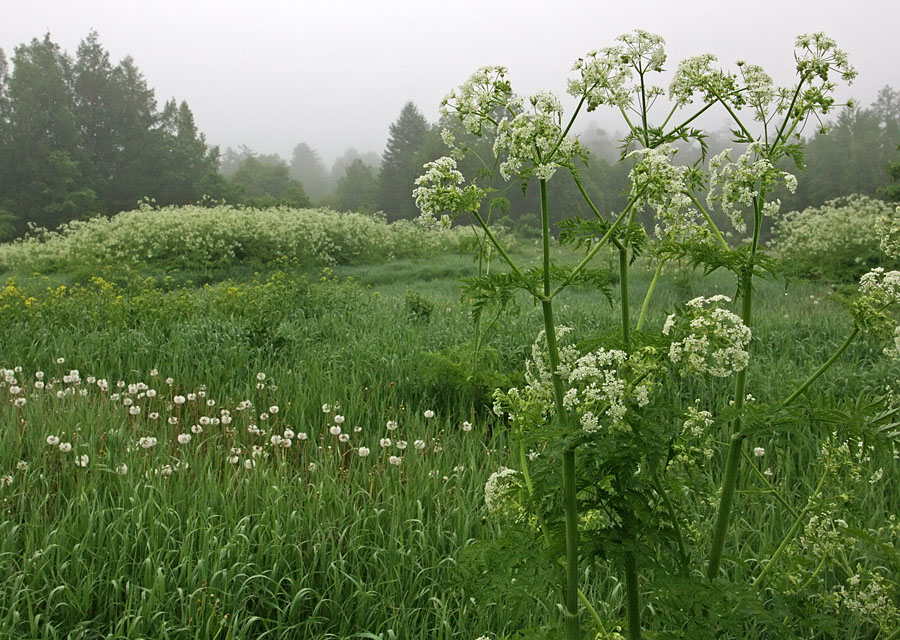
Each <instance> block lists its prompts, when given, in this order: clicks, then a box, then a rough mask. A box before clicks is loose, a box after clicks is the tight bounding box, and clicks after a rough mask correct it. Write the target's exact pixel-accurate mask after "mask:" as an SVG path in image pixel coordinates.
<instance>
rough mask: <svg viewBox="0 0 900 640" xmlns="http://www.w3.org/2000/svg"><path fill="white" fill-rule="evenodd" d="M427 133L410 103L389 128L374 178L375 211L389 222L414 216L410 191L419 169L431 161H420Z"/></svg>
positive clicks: (420, 115)
mask: <svg viewBox="0 0 900 640" xmlns="http://www.w3.org/2000/svg"><path fill="white" fill-rule="evenodd" d="M427 132H428V123H427V122H426V120H425V118H424V117H423V116H422V114H421V113H419V110H418V109H416V105H414V104H413V103H412V102H407V103H406V104H405V105H404V106H403V109H402V110H401V111H400V116H399V117H398V118H397V121H396V122H394V123H393V124H391V126H390V135H389V137H388V141H387V146H386V147H385V149H384V155H383V156H382V161H381V172H380V173H379V176H378V193H379V195H378V208H379V209H381V210H382V211H384V212H385V213H386V214H387V217H388V220H389V221H394V220H401V219H407V220H410V219H412V218H415V217H416V216H417V215H418V210H417V209H416V205H415V202H414V201H413V198H412V191H413V188H414V187H415V185H414V181H415V179H416V177H418V175H419V173H420V172H421V168H422V165H423V164H424V163H425V162H426V160H430V159H431V158H425V157H424V146H425V138H426V134H427Z"/></svg>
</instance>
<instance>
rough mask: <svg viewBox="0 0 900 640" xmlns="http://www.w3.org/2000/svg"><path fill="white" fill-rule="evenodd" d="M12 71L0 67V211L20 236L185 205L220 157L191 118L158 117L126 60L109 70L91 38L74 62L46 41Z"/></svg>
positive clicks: (23, 51) (23, 54)
mask: <svg viewBox="0 0 900 640" xmlns="http://www.w3.org/2000/svg"><path fill="white" fill-rule="evenodd" d="M12 63H13V64H12V70H11V71H8V70H7V69H6V63H5V59H4V60H3V61H2V64H0V86H2V87H3V89H2V91H0V94H2V95H0V206H2V207H3V208H4V209H6V210H7V211H10V212H12V213H14V214H15V215H16V216H17V218H18V220H17V223H16V230H17V232H18V233H22V232H24V231H25V229H26V227H27V225H28V224H35V225H38V226H41V227H46V228H55V227H56V226H58V225H60V224H62V223H65V222H68V221H70V220H78V219H82V218H86V217H89V216H91V215H96V214H98V213H104V212H107V211H111V212H117V211H121V210H123V209H126V208H129V207H133V206H134V204H135V203H136V202H137V201H138V200H139V199H141V198H144V197H150V198H154V199H155V200H156V201H157V202H159V203H161V204H187V203H190V202H196V201H197V200H199V199H200V197H201V196H202V195H204V194H203V192H202V191H201V188H200V185H201V182H202V181H203V180H204V179H205V176H207V175H208V174H209V173H211V172H215V170H216V168H217V165H218V151H217V149H215V148H213V149H210V148H208V147H207V145H206V142H205V139H204V137H203V135H202V134H201V133H199V131H198V130H197V127H196V125H195V123H194V118H193V114H192V113H191V111H190V108H189V107H188V105H187V104H186V103H184V102H182V103H181V104H180V105H179V104H177V103H176V102H175V101H174V100H171V101H169V102H167V103H166V104H165V106H164V108H163V109H162V111H161V112H160V111H158V110H157V105H156V101H155V98H154V94H153V90H152V89H149V88H148V87H147V83H146V81H145V79H144V77H143V76H142V75H141V73H140V71H138V69H137V67H136V66H135V65H134V62H133V61H132V59H131V58H127V57H126V58H125V59H123V60H122V61H121V62H119V63H118V64H117V65H113V63H112V62H111V61H110V59H109V54H108V52H107V51H106V50H104V49H103V47H102V45H101V44H100V41H99V37H98V35H97V34H96V32H91V33H89V34H88V36H87V37H86V38H85V39H84V40H83V41H82V42H81V44H80V45H79V47H78V50H77V54H76V56H75V58H74V59H73V58H71V57H70V56H69V55H68V54H66V53H65V52H63V51H62V50H61V49H60V47H59V46H58V45H57V44H55V43H54V42H52V41H51V40H50V37H49V35H47V36H45V37H44V38H43V39H42V40H38V39H34V40H32V41H31V43H29V44H27V45H21V46H19V47H17V48H16V52H15V55H14V56H13V60H12ZM205 186H209V185H208V184H207V185H205ZM207 195H211V196H214V197H221V196H223V195H224V194H222V193H212V192H210V193H208V194H207Z"/></svg>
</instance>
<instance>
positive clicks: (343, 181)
mask: <svg viewBox="0 0 900 640" xmlns="http://www.w3.org/2000/svg"><path fill="white" fill-rule="evenodd" d="M378 189H379V187H378V172H377V171H376V170H375V169H373V168H372V167H371V166H370V165H368V164H366V163H365V162H364V161H363V160H362V159H361V158H356V159H354V160H353V162H351V163H350V165H349V166H348V167H347V171H346V173H345V174H344V175H343V176H341V177H340V179H339V180H338V182H337V188H336V189H335V193H334V206H335V208H336V209H337V210H338V211H361V212H364V213H374V212H375V211H376V209H377V207H378V193H379V191H378Z"/></svg>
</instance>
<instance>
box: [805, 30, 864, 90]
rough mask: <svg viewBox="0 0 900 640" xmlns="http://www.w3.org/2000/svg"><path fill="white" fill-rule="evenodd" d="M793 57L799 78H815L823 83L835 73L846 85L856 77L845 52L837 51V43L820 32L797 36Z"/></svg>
mask: <svg viewBox="0 0 900 640" xmlns="http://www.w3.org/2000/svg"><path fill="white" fill-rule="evenodd" d="M794 56H795V58H796V59H797V72H798V73H799V74H800V75H801V76H817V77H818V78H819V79H820V80H822V82H825V83H827V82H828V77H829V75H830V72H831V71H836V72H837V73H838V74H840V76H841V79H842V80H844V81H845V82H848V83H850V82H853V80H854V79H855V78H856V76H857V72H856V69H854V68H853V67H852V66H850V59H849V57H848V56H847V52H846V51H844V50H842V49H838V47H837V42H835V41H834V40H833V39H831V38H829V37H828V36H826V35H825V34H824V33H822V32H819V33H812V34H809V33H805V34H802V35H799V36H797V40H796V42H795V52H794Z"/></svg>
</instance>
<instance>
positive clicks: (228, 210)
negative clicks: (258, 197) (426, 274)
mask: <svg viewBox="0 0 900 640" xmlns="http://www.w3.org/2000/svg"><path fill="white" fill-rule="evenodd" d="M471 234H472V232H471V231H470V230H467V229H464V228H458V229H453V230H452V231H451V232H450V233H443V234H442V233H438V232H437V231H435V230H430V229H427V228H425V227H423V226H422V225H419V224H416V223H414V222H410V221H399V222H395V223H393V224H388V223H387V222H385V221H384V220H382V219H379V218H377V217H373V216H369V215H364V214H360V213H338V212H335V211H331V210H328V209H287V208H274V209H265V210H255V209H242V208H235V207H230V206H216V207H200V206H186V207H166V208H162V209H153V208H151V207H149V206H144V207H141V208H140V209H137V210H135V211H127V212H124V213H120V214H118V215H116V216H114V217H112V218H109V219H107V218H102V217H100V218H93V219H91V220H87V221H76V222H70V223H68V224H66V225H64V226H63V227H61V228H60V229H58V230H56V231H52V232H47V231H39V232H35V233H32V235H31V236H29V237H26V238H25V239H24V240H20V241H17V242H14V243H12V244H6V245H2V246H0V269H13V268H24V269H29V270H39V271H49V270H62V269H65V268H66V267H68V266H73V265H91V264H119V263H127V264H132V265H142V264H155V265H159V266H162V267H165V268H171V269H207V268H219V267H227V266H229V265H233V264H238V263H242V262H250V263H255V264H260V263H266V262H269V261H272V260H275V259H276V258H279V257H288V258H290V259H292V260H293V261H295V262H296V263H298V264H301V265H308V266H315V265H320V266H324V265H333V264H352V263H359V262H380V261H384V260H389V259H392V258H403V257H415V256H426V255H433V254H434V253H439V252H446V251H458V250H461V247H465V246H466V243H468V242H470V241H469V240H468V236H471Z"/></svg>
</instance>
